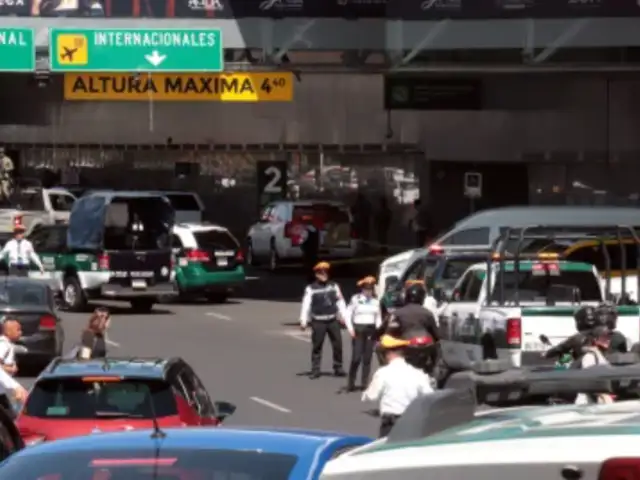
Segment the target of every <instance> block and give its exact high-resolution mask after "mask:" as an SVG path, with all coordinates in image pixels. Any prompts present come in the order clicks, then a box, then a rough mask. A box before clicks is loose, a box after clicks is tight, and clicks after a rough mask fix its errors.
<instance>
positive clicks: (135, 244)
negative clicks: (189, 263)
mask: <svg viewBox="0 0 640 480" xmlns="http://www.w3.org/2000/svg"><path fill="white" fill-rule="evenodd" d="M173 217H174V215H173V209H172V208H171V206H170V205H169V204H167V202H166V201H164V200H162V198H160V197H139V198H135V197H134V198H118V197H116V198H115V199H114V200H113V201H112V202H111V203H110V204H109V206H108V207H107V210H106V213H105V228H104V236H103V245H104V248H105V249H107V250H155V249H160V248H168V247H169V241H170V238H171V237H170V235H171V232H170V229H171V226H172V224H173Z"/></svg>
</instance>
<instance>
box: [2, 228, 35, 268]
mask: <svg viewBox="0 0 640 480" xmlns="http://www.w3.org/2000/svg"><path fill="white" fill-rule="evenodd" d="M24 232H25V228H24V225H22V223H20V222H16V223H15V224H14V226H13V233H14V237H13V238H12V239H11V240H9V241H8V242H7V243H6V244H5V246H4V248H3V249H2V250H1V251H0V260H2V259H4V258H7V263H8V266H9V275H16V276H19V277H26V276H28V275H29V265H30V264H31V262H33V263H35V264H36V265H37V266H38V268H39V269H40V271H41V272H43V273H44V266H43V265H42V262H41V261H40V257H39V256H38V254H36V252H35V250H34V249H33V245H32V244H31V242H30V241H29V240H27V239H26V238H24Z"/></svg>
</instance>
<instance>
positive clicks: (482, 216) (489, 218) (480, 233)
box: [378, 206, 640, 293]
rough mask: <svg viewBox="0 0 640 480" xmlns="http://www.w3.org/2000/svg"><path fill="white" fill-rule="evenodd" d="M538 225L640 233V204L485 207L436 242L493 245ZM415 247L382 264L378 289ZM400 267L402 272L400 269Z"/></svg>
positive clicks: (457, 245)
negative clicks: (616, 227) (510, 231)
mask: <svg viewBox="0 0 640 480" xmlns="http://www.w3.org/2000/svg"><path fill="white" fill-rule="evenodd" d="M534 225H544V226H549V227H556V226H557V227H572V226H581V225H585V226H590V227H597V226H603V227H606V226H612V225H627V226H632V227H634V228H635V229H636V232H637V233H638V234H639V235H640V208H633V207H593V206H522V207H504V208H494V209H491V210H483V211H481V212H478V213H475V214H473V215H470V216H468V217H466V218H464V219H462V220H460V221H459V222H458V223H456V224H455V225H454V226H453V228H452V229H451V230H449V231H448V232H447V233H445V234H443V235H442V236H440V237H439V238H438V239H437V240H435V241H434V242H433V244H434V245H440V246H443V247H445V248H446V249H447V250H452V249H457V248H460V249H463V250H464V249H472V250H475V249H479V248H483V247H484V248H487V249H488V248H490V247H491V245H492V244H493V242H495V241H496V239H497V238H498V237H499V236H500V234H501V233H503V232H504V230H505V229H506V228H522V227H529V226H534ZM414 253H415V250H408V251H406V252H402V253H399V254H397V255H394V256H393V257H390V258H387V259H386V260H384V261H383V262H382V263H381V264H380V269H379V272H378V291H379V293H382V292H384V289H385V288H386V285H387V283H388V279H389V278H390V277H392V276H397V277H400V274H401V273H402V271H403V270H404V269H405V268H406V267H407V265H408V263H409V260H410V259H411V257H412V256H413V254H414ZM398 271H399V273H397V272H398Z"/></svg>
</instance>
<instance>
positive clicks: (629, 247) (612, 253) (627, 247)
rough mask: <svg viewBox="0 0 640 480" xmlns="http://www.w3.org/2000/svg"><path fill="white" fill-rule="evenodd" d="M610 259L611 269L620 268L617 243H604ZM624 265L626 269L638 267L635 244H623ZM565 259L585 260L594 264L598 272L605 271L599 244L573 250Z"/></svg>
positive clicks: (620, 261)
mask: <svg viewBox="0 0 640 480" xmlns="http://www.w3.org/2000/svg"><path fill="white" fill-rule="evenodd" d="M605 248H606V249H607V252H608V253H609V259H610V261H611V270H622V252H621V251H620V245H619V244H611V245H605ZM623 248H624V251H625V255H626V258H625V265H626V268H627V270H636V269H637V268H638V248H637V247H636V245H635V244H624V245H623ZM567 260H571V261H574V262H585V263H590V264H591V265H594V266H595V267H596V268H597V269H598V270H599V271H600V272H605V271H606V265H605V258H604V253H603V252H602V250H601V248H600V246H599V245H589V246H584V247H581V248H578V249H577V250H574V251H573V252H571V253H570V254H569V255H568V256H567Z"/></svg>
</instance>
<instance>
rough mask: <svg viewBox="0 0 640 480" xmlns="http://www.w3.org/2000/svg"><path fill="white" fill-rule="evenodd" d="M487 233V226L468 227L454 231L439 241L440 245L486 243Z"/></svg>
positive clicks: (488, 233) (488, 231) (487, 239)
mask: <svg viewBox="0 0 640 480" xmlns="http://www.w3.org/2000/svg"><path fill="white" fill-rule="evenodd" d="M489 235H490V229H489V228H488V227H484V228H469V229H467V230H461V231H459V232H456V233H454V234H453V235H450V236H449V237H447V238H445V239H444V240H443V241H441V242H439V243H441V244H442V245H488V244H489Z"/></svg>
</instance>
